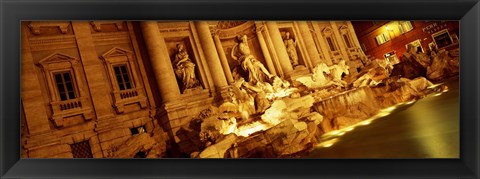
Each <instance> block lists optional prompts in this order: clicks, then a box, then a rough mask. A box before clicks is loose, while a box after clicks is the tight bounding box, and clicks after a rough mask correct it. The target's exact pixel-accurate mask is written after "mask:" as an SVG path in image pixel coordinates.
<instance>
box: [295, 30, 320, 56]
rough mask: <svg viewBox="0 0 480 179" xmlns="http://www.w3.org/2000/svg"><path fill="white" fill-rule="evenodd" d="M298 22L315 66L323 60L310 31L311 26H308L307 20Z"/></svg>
mask: <svg viewBox="0 0 480 179" xmlns="http://www.w3.org/2000/svg"><path fill="white" fill-rule="evenodd" d="M296 23H297V25H298V29H299V30H300V35H301V36H302V38H303V42H304V43H305V47H306V48H307V53H308V56H310V60H311V62H312V64H313V66H315V65H317V64H319V63H320V62H321V59H320V55H319V54H318V50H317V46H316V45H315V41H313V36H312V33H311V32H310V28H309V27H308V24H307V22H306V21H298V22H296Z"/></svg>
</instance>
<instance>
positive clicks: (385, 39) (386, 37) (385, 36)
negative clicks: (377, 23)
mask: <svg viewBox="0 0 480 179" xmlns="http://www.w3.org/2000/svg"><path fill="white" fill-rule="evenodd" d="M375 39H377V43H378V45H382V44H384V43H386V42H388V41H390V35H388V34H387V33H386V32H385V33H382V34H380V35H378V36H377V37H375Z"/></svg>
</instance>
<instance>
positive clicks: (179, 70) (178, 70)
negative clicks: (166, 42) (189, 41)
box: [173, 44, 199, 92]
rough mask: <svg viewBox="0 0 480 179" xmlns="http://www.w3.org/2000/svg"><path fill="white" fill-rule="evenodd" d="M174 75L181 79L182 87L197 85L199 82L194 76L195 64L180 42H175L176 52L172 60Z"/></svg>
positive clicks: (187, 87)
mask: <svg viewBox="0 0 480 179" xmlns="http://www.w3.org/2000/svg"><path fill="white" fill-rule="evenodd" d="M173 67H174V71H175V75H176V76H177V78H178V79H180V80H181V81H182V85H183V89H182V91H183V92H185V90H187V89H191V88H195V87H198V86H199V82H198V80H197V78H196V77H195V64H194V63H193V62H192V60H190V58H189V57H188V53H187V51H186V50H185V47H184V46H183V45H182V44H177V52H176V54H175V60H174V61H173Z"/></svg>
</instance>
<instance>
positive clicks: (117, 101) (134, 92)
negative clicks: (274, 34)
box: [100, 47, 147, 113]
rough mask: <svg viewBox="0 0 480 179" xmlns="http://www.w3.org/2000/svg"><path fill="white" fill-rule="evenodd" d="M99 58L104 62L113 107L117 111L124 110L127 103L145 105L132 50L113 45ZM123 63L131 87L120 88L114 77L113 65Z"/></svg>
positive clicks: (144, 106) (143, 106) (145, 99)
mask: <svg viewBox="0 0 480 179" xmlns="http://www.w3.org/2000/svg"><path fill="white" fill-rule="evenodd" d="M100 59H101V60H102V61H103V62H104V65H105V69H106V72H107V76H108V78H109V80H110V85H111V87H112V93H111V94H112V97H113V100H114V101H113V107H114V108H115V111H116V112H117V113H123V112H125V109H124V107H125V106H126V105H129V104H135V103H138V104H139V105H140V107H141V108H146V107H147V98H146V97H145V92H144V90H143V86H142V85H141V83H140V81H139V80H138V76H137V74H138V73H137V71H136V69H135V68H134V67H135V62H134V60H133V52H131V51H129V50H125V49H122V48H119V47H113V48H112V49H110V50H108V51H107V52H105V53H104V54H103V55H102V56H100ZM118 65H125V66H126V67H127V71H128V74H129V77H130V78H131V79H130V83H131V85H132V88H130V89H125V90H120V87H119V86H118V81H117V79H116V78H115V71H114V67H115V66H118Z"/></svg>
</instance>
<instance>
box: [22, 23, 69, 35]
mask: <svg viewBox="0 0 480 179" xmlns="http://www.w3.org/2000/svg"><path fill="white" fill-rule="evenodd" d="M69 25H70V22H67V21H49V22H41V21H33V22H30V24H28V27H29V28H30V30H31V31H32V33H33V34H35V35H40V28H41V27H58V28H59V29H60V31H61V32H62V34H65V33H67V31H68V26H69Z"/></svg>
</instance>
